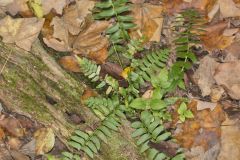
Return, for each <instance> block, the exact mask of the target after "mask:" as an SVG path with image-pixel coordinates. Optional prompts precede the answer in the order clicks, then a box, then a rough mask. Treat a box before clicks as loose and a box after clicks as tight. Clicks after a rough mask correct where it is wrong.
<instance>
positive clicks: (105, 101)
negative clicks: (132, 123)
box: [85, 96, 125, 120]
mask: <svg viewBox="0 0 240 160" xmlns="http://www.w3.org/2000/svg"><path fill="white" fill-rule="evenodd" d="M85 104H86V106H88V107H89V108H91V109H92V110H93V112H94V113H95V114H96V115H97V116H98V117H99V118H100V119H102V120H104V119H105V118H106V117H107V116H108V115H109V114H111V113H112V112H113V111H114V112H115V114H116V115H118V116H119V117H122V118H124V117H125V116H124V114H123V113H122V110H123V107H122V106H121V105H120V104H119V99H118V97H117V96H113V97H111V98H103V97H91V98H89V99H87V100H86V101H85Z"/></svg>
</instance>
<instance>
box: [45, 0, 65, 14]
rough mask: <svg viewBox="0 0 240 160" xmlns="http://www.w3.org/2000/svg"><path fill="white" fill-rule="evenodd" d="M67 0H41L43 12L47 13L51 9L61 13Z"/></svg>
mask: <svg viewBox="0 0 240 160" xmlns="http://www.w3.org/2000/svg"><path fill="white" fill-rule="evenodd" d="M68 2H69V1H68V0H42V9H43V14H44V15H47V14H48V13H49V12H51V10H54V11H55V12H56V13H57V14H60V15H62V12H63V8H64V7H65V6H66V5H67V4H68Z"/></svg>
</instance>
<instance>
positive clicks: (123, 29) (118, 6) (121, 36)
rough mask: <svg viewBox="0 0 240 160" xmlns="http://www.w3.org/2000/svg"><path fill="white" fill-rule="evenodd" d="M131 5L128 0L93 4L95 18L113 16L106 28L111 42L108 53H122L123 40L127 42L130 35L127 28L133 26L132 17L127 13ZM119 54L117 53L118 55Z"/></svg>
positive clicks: (100, 18)
mask: <svg viewBox="0 0 240 160" xmlns="http://www.w3.org/2000/svg"><path fill="white" fill-rule="evenodd" d="M130 10H131V7H130V5H129V2H128V0H105V1H103V2H98V3H96V5H95V10H94V11H95V14H94V18H95V19H96V20H102V19H110V18H114V20H115V22H114V23H113V25H112V26H111V27H109V28H108V29H107V30H106V34H107V35H109V40H110V42H111V43H112V45H111V47H110V50H109V53H110V54H112V53H116V54H117V55H118V53H123V51H124V50H125V48H124V47H123V46H122V45H123V43H124V42H128V41H129V39H130V36H129V34H128V30H129V29H131V28H134V27H135V26H136V25H135V24H134V23H133V20H134V19H133V17H131V16H129V15H127V13H128V12H130ZM118 56H119V55H118Z"/></svg>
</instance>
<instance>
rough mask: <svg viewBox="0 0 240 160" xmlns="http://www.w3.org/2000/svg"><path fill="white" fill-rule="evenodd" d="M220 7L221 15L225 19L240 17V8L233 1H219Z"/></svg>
mask: <svg viewBox="0 0 240 160" xmlns="http://www.w3.org/2000/svg"><path fill="white" fill-rule="evenodd" d="M218 4H219V7H220V13H221V15H222V17H223V18H227V17H239V16H240V8H239V7H237V5H236V3H234V1H232V0H218Z"/></svg>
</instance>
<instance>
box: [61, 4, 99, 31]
mask: <svg viewBox="0 0 240 160" xmlns="http://www.w3.org/2000/svg"><path fill="white" fill-rule="evenodd" d="M94 4H95V2H93V1H90V0H78V1H76V5H71V6H69V7H67V8H66V9H65V10H64V14H63V21H64V23H65V26H66V28H67V29H68V31H69V33H71V34H72V35H77V34H79V32H80V31H82V29H83V26H84V23H85V18H86V17H87V15H88V14H90V13H91V11H90V10H92V9H93V7H94Z"/></svg>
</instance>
